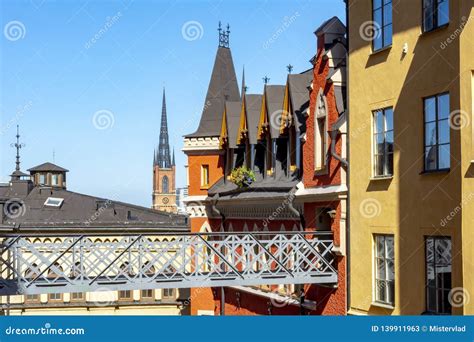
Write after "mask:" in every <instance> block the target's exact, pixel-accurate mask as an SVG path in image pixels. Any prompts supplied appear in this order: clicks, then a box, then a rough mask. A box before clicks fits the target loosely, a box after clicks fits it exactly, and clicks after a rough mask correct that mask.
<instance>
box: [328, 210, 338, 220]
mask: <svg viewBox="0 0 474 342" xmlns="http://www.w3.org/2000/svg"><path fill="white" fill-rule="evenodd" d="M336 214H337V211H336V210H334V209H333V210H329V211H328V215H329V217H330V218H331V219H333V220H334V219H335V218H336Z"/></svg>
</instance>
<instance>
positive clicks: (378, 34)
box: [372, 29, 383, 51]
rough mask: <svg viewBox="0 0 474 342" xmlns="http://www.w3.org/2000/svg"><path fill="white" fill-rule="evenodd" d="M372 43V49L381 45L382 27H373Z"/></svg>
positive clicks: (375, 49) (378, 48) (376, 48)
mask: <svg viewBox="0 0 474 342" xmlns="http://www.w3.org/2000/svg"><path fill="white" fill-rule="evenodd" d="M372 43H373V46H374V47H373V50H374V51H377V50H380V49H381V48H382V47H383V43H382V29H374V40H373V41H372Z"/></svg>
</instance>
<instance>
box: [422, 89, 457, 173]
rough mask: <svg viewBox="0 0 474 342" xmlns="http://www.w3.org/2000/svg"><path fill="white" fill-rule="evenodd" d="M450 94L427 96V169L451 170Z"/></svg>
mask: <svg viewBox="0 0 474 342" xmlns="http://www.w3.org/2000/svg"><path fill="white" fill-rule="evenodd" d="M449 108H450V106H449V94H448V93H445V94H440V95H436V96H432V97H429V98H425V100H424V122H425V142H424V148H425V150H424V153H425V158H424V160H425V163H424V164H425V171H437V170H449V168H450V155H451V154H450V137H449V135H450V129H449V115H450V114H449V113H450V110H449Z"/></svg>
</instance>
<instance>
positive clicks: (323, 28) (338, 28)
mask: <svg viewBox="0 0 474 342" xmlns="http://www.w3.org/2000/svg"><path fill="white" fill-rule="evenodd" d="M345 33H346V27H345V26H344V24H343V23H342V21H341V20H340V19H339V18H338V17H336V16H334V17H332V18H330V19H328V20H326V21H325V22H323V23H322V24H321V25H320V26H319V27H318V28H317V29H316V30H315V31H314V34H315V35H317V36H319V35H322V34H336V35H344V34H345Z"/></svg>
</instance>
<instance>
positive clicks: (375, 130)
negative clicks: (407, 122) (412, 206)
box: [372, 106, 395, 178]
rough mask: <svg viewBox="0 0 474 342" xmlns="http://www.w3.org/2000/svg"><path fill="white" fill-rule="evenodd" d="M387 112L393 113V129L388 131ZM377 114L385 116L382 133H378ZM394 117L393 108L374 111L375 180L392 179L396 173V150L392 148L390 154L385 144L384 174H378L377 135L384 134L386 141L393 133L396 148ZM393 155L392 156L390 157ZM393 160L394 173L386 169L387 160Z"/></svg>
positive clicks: (373, 164)
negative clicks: (388, 135)
mask: <svg viewBox="0 0 474 342" xmlns="http://www.w3.org/2000/svg"><path fill="white" fill-rule="evenodd" d="M387 110H391V111H392V125H391V126H392V129H388V125H387V115H386V111H387ZM377 113H381V115H382V116H383V131H382V132H378V131H377V121H376V115H377ZM394 115H395V112H394V109H393V107H390V106H389V107H384V108H379V109H375V110H374V111H372V177H374V178H384V177H392V176H393V172H394V167H395V165H394V158H393V155H394V150H393V147H392V152H388V149H387V146H388V145H387V143H386V142H385V143H384V152H383V157H384V158H383V173H382V174H378V173H377V155H378V153H377V138H376V137H377V134H383V136H384V141H386V139H387V134H389V133H392V135H393V145H394V146H395V127H394ZM390 155H391V156H390ZM389 157H390V158H392V172H388V168H387V167H386V166H387V164H386V158H389Z"/></svg>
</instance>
